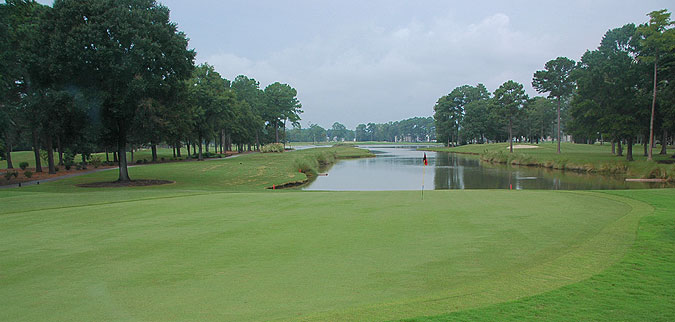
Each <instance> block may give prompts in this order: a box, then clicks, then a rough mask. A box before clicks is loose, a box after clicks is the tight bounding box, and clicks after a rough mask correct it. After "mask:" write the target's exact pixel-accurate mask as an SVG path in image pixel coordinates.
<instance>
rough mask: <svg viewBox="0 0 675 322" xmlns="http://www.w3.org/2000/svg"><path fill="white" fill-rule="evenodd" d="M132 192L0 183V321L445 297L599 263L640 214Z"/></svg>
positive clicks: (403, 311)
mask: <svg viewBox="0 0 675 322" xmlns="http://www.w3.org/2000/svg"><path fill="white" fill-rule="evenodd" d="M139 192H142V193H143V194H145V196H146V197H147V198H144V199H141V200H134V201H124V202H107V203H105V202H95V203H94V202H91V201H94V200H92V199H90V198H89V196H91V195H92V193H54V192H52V193H45V192H25V191H23V192H19V191H16V190H10V191H0V200H2V202H3V203H4V202H6V201H11V205H12V206H11V207H12V208H13V210H14V212H11V213H4V214H2V215H0V254H2V261H0V272H2V273H1V274H2V275H1V276H2V277H1V278H0V298H3V301H2V302H0V320H12V321H15V320H45V319H49V320H86V321H91V320H115V319H125V320H126V319H132V320H269V319H279V318H281V319H292V320H296V319H318V320H325V319H338V320H352V319H366V320H377V319H383V318H395V317H401V316H410V315H415V314H423V313H432V312H447V310H448V307H459V308H463V307H474V306H476V305H484V304H489V303H495V302H501V301H504V300H508V299H514V298H518V297H520V296H523V295H527V294H536V293H539V292H542V291H546V290H550V289H555V288H557V287H559V286H562V285H566V284H570V283H574V282H575V281H579V280H582V279H584V278H587V277H589V276H591V275H593V274H594V273H597V272H600V271H602V270H603V269H604V268H605V267H607V266H609V265H611V264H612V263H614V262H616V261H617V260H618V259H619V258H620V256H621V254H622V253H623V251H624V250H625V248H626V247H627V246H628V245H630V242H631V240H632V237H633V234H632V233H631V232H633V231H634V229H635V225H636V223H637V220H636V219H637V218H639V216H641V215H642V214H641V213H639V212H637V213H632V212H630V211H631V206H636V205H638V204H632V205H631V204H630V203H628V204H627V203H625V201H623V200H622V199H620V198H619V199H609V198H604V197H603V196H601V195H598V194H596V193H591V192H579V193H576V192H575V193H551V192H536V191H534V192H533V191H529V192H513V191H495V192H490V198H489V199H487V200H486V199H485V193H486V192H484V191H430V192H429V194H427V195H425V200H424V201H421V200H420V199H419V195H418V193H417V192H369V193H363V192H345V193H283V192H278V193H203V194H192V195H189V194H185V193H176V192H175V191H171V190H167V191H158V190H147V191H142V190H141V191H139ZM116 193H121V192H116ZM85 196H86V199H87V200H90V202H89V203H88V204H87V203H81V200H82V199H83V197H85ZM45 197H48V198H46V199H45ZM101 197H102V196H97V197H96V198H101ZM32 200H48V201H45V202H44V203H43V205H42V206H43V208H41V209H38V208H35V207H29V206H26V205H27V204H30V203H31V201H32ZM522 200H529V202H528V207H525V208H523V207H522ZM101 201H103V199H101ZM449 202H451V203H450V205H451V206H450V207H449ZM77 203H80V204H79V205H75V204H77ZM560 204H568V205H569V207H566V208H565V209H562V208H561V207H559V205H560ZM22 207H24V208H23V209H22ZM613 238H616V239H613ZM476 294H481V296H476Z"/></svg>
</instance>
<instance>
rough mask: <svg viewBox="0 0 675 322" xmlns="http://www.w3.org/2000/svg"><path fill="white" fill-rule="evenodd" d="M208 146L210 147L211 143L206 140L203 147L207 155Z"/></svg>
mask: <svg viewBox="0 0 675 322" xmlns="http://www.w3.org/2000/svg"><path fill="white" fill-rule="evenodd" d="M209 145H211V141H209V140H206V142H204V146H206V153H209Z"/></svg>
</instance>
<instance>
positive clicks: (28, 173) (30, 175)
mask: <svg viewBox="0 0 675 322" xmlns="http://www.w3.org/2000/svg"><path fill="white" fill-rule="evenodd" d="M23 175H24V176H25V177H26V178H30V177H32V176H33V171H24V172H23Z"/></svg>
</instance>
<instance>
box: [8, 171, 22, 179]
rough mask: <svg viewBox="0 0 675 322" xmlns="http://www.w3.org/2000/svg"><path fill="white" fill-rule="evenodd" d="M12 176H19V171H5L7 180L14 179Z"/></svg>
mask: <svg viewBox="0 0 675 322" xmlns="http://www.w3.org/2000/svg"><path fill="white" fill-rule="evenodd" d="M12 176H13V177H14V178H16V177H18V176H19V173H18V172H16V171H14V172H9V171H7V172H5V174H4V177H5V179H7V181H9V180H12Z"/></svg>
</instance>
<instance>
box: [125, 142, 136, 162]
mask: <svg viewBox="0 0 675 322" xmlns="http://www.w3.org/2000/svg"><path fill="white" fill-rule="evenodd" d="M129 150H130V151H131V152H130V154H131V164H134V146H133V145H131V149H129ZM124 155H125V156H126V155H127V153H126V152H124Z"/></svg>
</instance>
